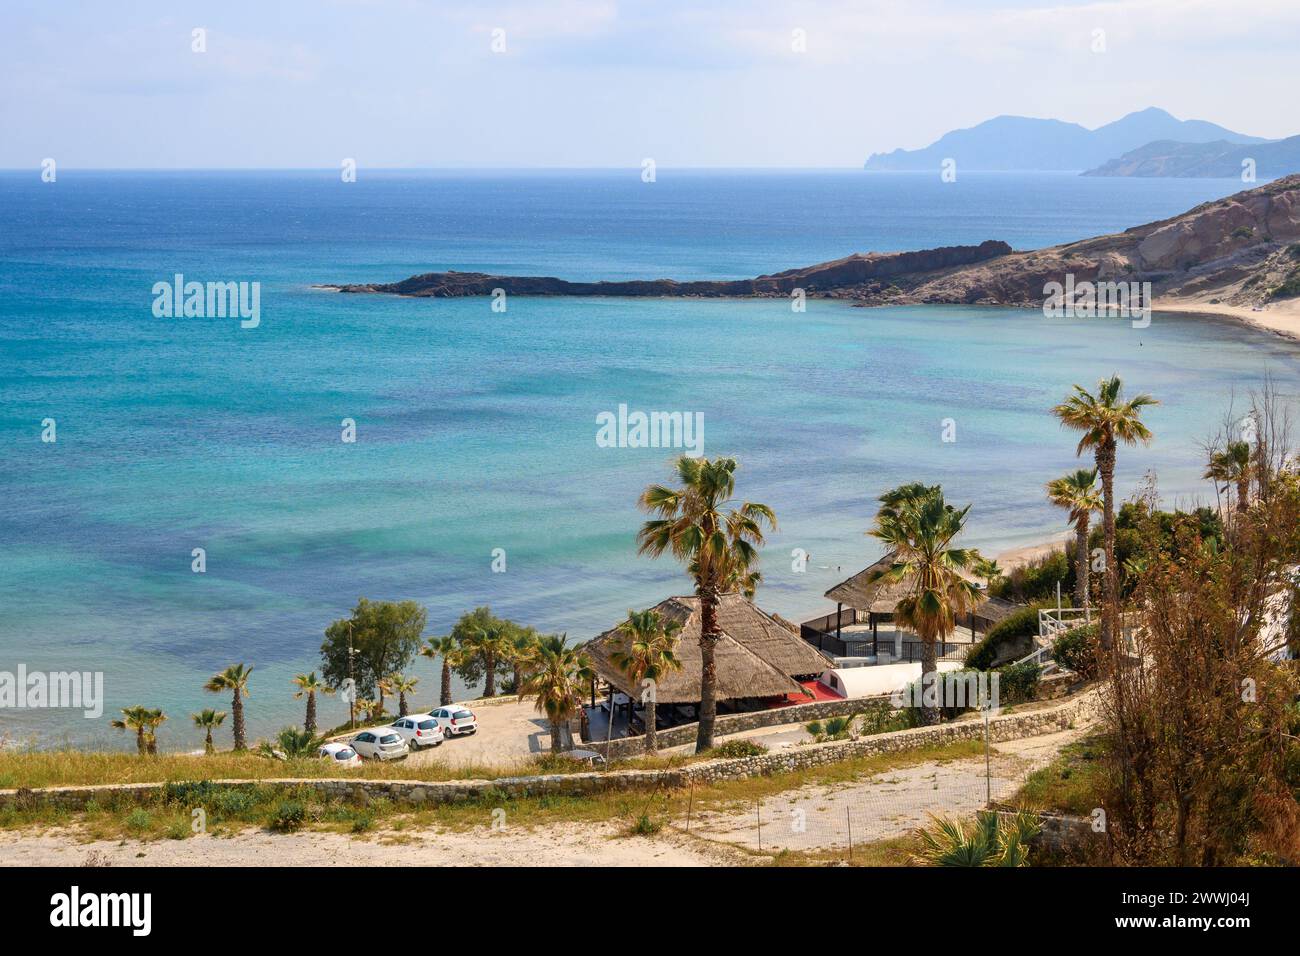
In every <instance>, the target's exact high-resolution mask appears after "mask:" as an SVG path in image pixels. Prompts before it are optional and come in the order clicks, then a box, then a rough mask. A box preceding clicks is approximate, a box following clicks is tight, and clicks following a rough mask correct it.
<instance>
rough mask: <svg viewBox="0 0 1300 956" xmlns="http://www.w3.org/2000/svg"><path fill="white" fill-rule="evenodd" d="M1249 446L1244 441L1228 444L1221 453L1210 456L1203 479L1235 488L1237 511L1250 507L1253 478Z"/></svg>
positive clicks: (1253, 469)
mask: <svg viewBox="0 0 1300 956" xmlns="http://www.w3.org/2000/svg"><path fill="white" fill-rule="evenodd" d="M1251 457H1252V456H1251V453H1250V444H1249V443H1248V442H1244V441H1232V442H1228V446H1227V447H1226V448H1224V449H1223V450H1222V451H1216V452H1214V453H1212V454H1211V455H1210V464H1209V467H1208V468H1206V469H1205V477H1206V478H1209V479H1210V480H1212V481H1214V482H1216V483H1218V484H1221V485H1236V486H1237V510H1238V511H1240V512H1244V511H1246V509H1247V508H1249V507H1250V483H1251V481H1252V480H1254V477H1255V468H1254V465H1253V463H1252V461H1251Z"/></svg>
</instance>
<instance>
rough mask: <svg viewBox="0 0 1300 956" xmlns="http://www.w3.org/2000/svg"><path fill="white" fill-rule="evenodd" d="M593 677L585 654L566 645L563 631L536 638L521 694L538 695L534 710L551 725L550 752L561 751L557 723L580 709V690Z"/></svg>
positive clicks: (570, 717)
mask: <svg viewBox="0 0 1300 956" xmlns="http://www.w3.org/2000/svg"><path fill="white" fill-rule="evenodd" d="M592 676H593V671H592V669H591V660H590V659H589V658H588V657H587V655H586V654H583V653H581V652H580V651H578V650H576V649H574V648H571V647H568V646H567V645H566V642H565V636H564V635H562V634H548V635H546V636H545V637H541V638H539V639H538V641H537V647H536V649H535V650H534V652H533V655H532V658H531V663H530V666H529V669H528V674H527V675H526V676H525V677H524V682H523V685H522V686H521V687H520V688H519V696H520V697H535V698H537V711H538V713H542V714H545V715H546V719H547V720H548V721H549V722H550V724H551V752H552V753H559V751H560V726H561V725H562V724H564V723H566V722H567V721H569V720H570V719H572V717H573V715H574V714H576V713H577V712H578V711H579V710H580V709H581V708H582V692H583V690H584V689H585V688H586V687H587V685H588V684H589V683H590V681H591V679H592Z"/></svg>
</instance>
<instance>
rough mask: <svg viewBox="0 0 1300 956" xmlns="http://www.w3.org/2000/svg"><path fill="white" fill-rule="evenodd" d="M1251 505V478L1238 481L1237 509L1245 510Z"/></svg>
mask: <svg viewBox="0 0 1300 956" xmlns="http://www.w3.org/2000/svg"><path fill="white" fill-rule="evenodd" d="M1249 507H1250V479H1249V478H1243V479H1242V480H1241V481H1239V482H1237V510H1238V511H1241V512H1245V511H1246V509H1248V508H1249Z"/></svg>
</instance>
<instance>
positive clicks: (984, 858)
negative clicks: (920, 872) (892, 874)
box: [911, 812, 1042, 866]
mask: <svg viewBox="0 0 1300 956" xmlns="http://www.w3.org/2000/svg"><path fill="white" fill-rule="evenodd" d="M930 820H931V823H930V826H928V827H926V828H925V829H923V830H920V831H918V832H917V842H918V844H919V846H918V848H917V851H916V853H914V854H913V855H912V858H911V859H912V863H914V864H918V865H921V866H1028V865H1029V841H1030V840H1032V839H1033V838H1034V837H1036V836H1037V835H1038V833H1039V831H1040V830H1041V829H1042V825H1041V824H1040V823H1039V822H1038V818H1037V817H1035V816H1034V815H1033V814H1032V813H1017V814H1016V815H1015V816H1013V817H1010V818H1002V817H999V816H998V815H997V814H996V813H989V812H983V813H980V814H978V815H977V816H976V818H975V821H974V823H963V822H961V821H960V820H954V819H951V818H948V817H938V816H933V815H932V816H931V817H930Z"/></svg>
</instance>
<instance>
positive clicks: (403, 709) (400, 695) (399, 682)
mask: <svg viewBox="0 0 1300 956" xmlns="http://www.w3.org/2000/svg"><path fill="white" fill-rule="evenodd" d="M419 683H420V678H418V677H407V676H406V675H405V674H394V675H393V676H391V677H389V678H386V679H385V680H382V681H380V685H381V686H383V687H386V688H387V689H388V691H389V693H394V692H396V694H397V716H398V717H405V716H406V715H407V714H409V713H410V712H411V710H410V708H409V707H408V706H407V704H406V695H407V694H413V693H415V687H416V685H417V684H419Z"/></svg>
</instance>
